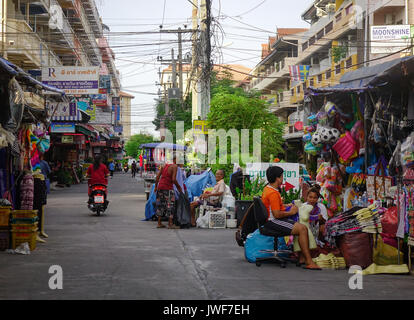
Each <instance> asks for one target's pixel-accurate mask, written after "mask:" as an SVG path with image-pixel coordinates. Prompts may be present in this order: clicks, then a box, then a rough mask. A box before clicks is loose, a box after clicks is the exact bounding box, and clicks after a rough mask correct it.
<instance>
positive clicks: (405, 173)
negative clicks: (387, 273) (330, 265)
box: [303, 57, 414, 272]
mask: <svg viewBox="0 0 414 320" xmlns="http://www.w3.org/2000/svg"><path fill="white" fill-rule="evenodd" d="M306 96H307V99H305V100H306V101H308V103H307V104H306V105H305V110H307V111H308V117H307V123H306V124H305V132H304V136H303V140H304V142H305V148H304V152H305V153H307V156H308V159H310V161H314V162H317V168H318V170H317V177H316V181H317V183H318V184H319V185H320V186H321V187H322V189H321V194H322V196H323V202H324V204H325V205H326V207H327V209H328V214H329V217H330V218H331V219H330V220H329V221H328V222H329V223H327V228H326V230H325V232H326V238H327V239H329V240H330V241H328V242H329V244H330V245H331V246H333V247H335V246H338V247H339V248H341V251H342V253H343V254H344V253H345V254H344V256H346V255H348V261H347V265H348V266H349V265H350V263H351V261H352V263H354V264H357V262H358V259H356V260H355V259H353V258H351V257H350V255H349V253H350V252H354V253H355V255H358V251H361V250H363V248H365V250H366V252H371V253H372V252H374V253H376V255H375V254H374V255H373V256H372V255H371V259H369V257H368V261H367V260H365V261H360V262H361V263H360V265H361V266H364V267H368V265H367V263H368V262H371V263H373V262H374V263H376V264H377V265H378V264H379V260H381V259H378V257H379V256H384V255H386V256H387V257H388V258H390V259H388V262H389V261H392V262H395V264H396V265H401V264H402V263H403V262H408V263H410V260H411V256H410V255H411V253H409V252H408V250H406V249H405V248H406V245H407V244H408V245H409V246H410V245H414V242H413V239H412V238H409V237H412V236H413V234H412V230H413V225H414V220H413V219H411V217H412V216H413V209H414V203H413V199H414V197H413V194H414V193H413V190H414V188H413V183H414V180H413V168H414V58H413V57H407V58H401V59H396V60H393V61H388V62H386V63H383V64H378V65H375V66H371V67H366V68H361V69H358V70H356V71H353V72H349V73H347V74H345V75H344V76H343V77H342V78H341V81H340V84H339V85H336V86H333V87H323V88H313V87H310V88H308V89H307V93H306ZM364 210H365V211H364ZM358 212H359V213H361V214H362V215H361V216H359V213H358ZM384 227H385V228H386V229H387V232H384ZM410 232H411V233H410ZM367 235H369V236H367ZM357 238H358V239H357ZM344 243H345V244H344ZM379 247H380V248H379ZM403 248H404V249H403ZM393 249H395V250H393ZM345 251H346V252H345ZM401 252H403V253H404V254H405V255H404V257H403V256H401V255H400V253H401ZM362 256H363V255H361V254H359V257H360V259H359V260H361V259H362ZM391 256H392V257H391ZM365 257H366V255H365ZM345 258H347V257H345ZM394 258H395V259H394ZM386 264H390V263H386ZM375 270H377V269H375ZM377 271H378V270H377ZM378 272H379V271H378Z"/></svg>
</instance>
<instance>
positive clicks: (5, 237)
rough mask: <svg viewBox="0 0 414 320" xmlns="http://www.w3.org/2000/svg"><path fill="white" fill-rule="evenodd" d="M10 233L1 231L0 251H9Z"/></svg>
mask: <svg viewBox="0 0 414 320" xmlns="http://www.w3.org/2000/svg"><path fill="white" fill-rule="evenodd" d="M9 247H10V232H9V231H8V230H0V251H4V250H7V249H9Z"/></svg>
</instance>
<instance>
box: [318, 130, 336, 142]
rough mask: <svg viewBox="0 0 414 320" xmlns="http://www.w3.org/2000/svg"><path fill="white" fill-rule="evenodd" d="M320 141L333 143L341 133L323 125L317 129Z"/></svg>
mask: <svg viewBox="0 0 414 320" xmlns="http://www.w3.org/2000/svg"><path fill="white" fill-rule="evenodd" d="M319 134H320V137H321V141H322V143H324V144H331V143H335V142H336V141H337V140H338V139H339V137H340V136H341V133H340V132H339V130H338V129H336V128H329V127H323V128H322V129H321V130H320V131H319Z"/></svg>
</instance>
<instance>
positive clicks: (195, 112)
mask: <svg viewBox="0 0 414 320" xmlns="http://www.w3.org/2000/svg"><path fill="white" fill-rule="evenodd" d="M193 3H195V6H193V11H192V20H193V30H197V29H198V0H193ZM197 40H198V39H197V33H196V32H193V35H192V41H193V48H192V57H191V58H192V60H191V74H192V76H194V77H195V78H196V79H198V75H199V72H198V56H197V46H198V43H197ZM191 78H192V77H191ZM191 78H190V80H189V81H192V79H191ZM191 92H192V119H193V120H197V118H198V90H197V81H194V82H193V83H192V84H191Z"/></svg>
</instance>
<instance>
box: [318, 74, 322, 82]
mask: <svg viewBox="0 0 414 320" xmlns="http://www.w3.org/2000/svg"><path fill="white" fill-rule="evenodd" d="M321 82H322V74H318V83H321Z"/></svg>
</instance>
